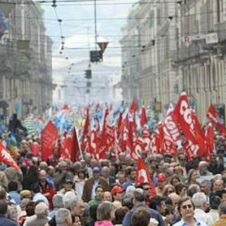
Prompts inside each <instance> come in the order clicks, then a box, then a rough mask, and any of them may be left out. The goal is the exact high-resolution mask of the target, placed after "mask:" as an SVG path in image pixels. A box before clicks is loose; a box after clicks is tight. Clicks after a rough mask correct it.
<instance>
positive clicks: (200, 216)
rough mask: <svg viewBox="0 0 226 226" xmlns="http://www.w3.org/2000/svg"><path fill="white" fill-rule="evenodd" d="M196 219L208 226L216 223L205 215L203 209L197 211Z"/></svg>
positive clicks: (209, 216)
mask: <svg viewBox="0 0 226 226" xmlns="http://www.w3.org/2000/svg"><path fill="white" fill-rule="evenodd" d="M195 219H197V220H199V221H203V222H204V223H206V224H207V225H208V226H211V225H212V224H213V223H214V220H213V218H212V217H211V215H209V214H208V213H205V212H204V210H202V209H198V208H196V209H195Z"/></svg>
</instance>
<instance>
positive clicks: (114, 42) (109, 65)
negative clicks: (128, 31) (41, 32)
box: [43, 0, 137, 84]
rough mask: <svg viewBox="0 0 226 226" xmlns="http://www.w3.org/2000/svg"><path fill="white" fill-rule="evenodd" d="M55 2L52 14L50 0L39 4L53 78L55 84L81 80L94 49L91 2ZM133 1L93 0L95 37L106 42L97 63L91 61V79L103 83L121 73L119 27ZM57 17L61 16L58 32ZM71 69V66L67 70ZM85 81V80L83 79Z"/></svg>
mask: <svg viewBox="0 0 226 226" xmlns="http://www.w3.org/2000/svg"><path fill="white" fill-rule="evenodd" d="M60 1H62V0H59V1H58V2H57V7H56V8H55V9H56V13H55V11H54V8H53V7H51V5H52V4H51V3H48V4H43V8H44V10H45V14H44V17H45V26H46V28H47V34H48V35H49V36H50V37H51V38H52V40H53V42H54V44H53V78H54V80H55V81H57V83H58V84H61V83H70V84H71V82H72V81H76V80H77V81H79V82H80V84H81V83H82V82H83V80H84V70H85V69H87V67H88V63H89V50H91V49H94V46H95V42H94V40H95V39H94V1H85V0H83V1H81V0H80V1H76V0H75V1H73V2H72V1H71V0H69V1H64V2H61V3H60ZM134 2H137V0H97V34H98V39H105V40H107V41H109V46H108V47H109V48H107V49H106V51H105V53H104V61H103V62H102V63H101V64H92V70H93V74H94V75H95V76H93V82H94V83H95V82H96V83H100V82H101V83H103V84H106V83H107V82H108V81H109V79H111V77H112V76H113V75H119V74H120V73H121V49H120V44H119V40H120V39H121V38H122V34H121V28H122V27H123V26H124V25H125V24H126V18H127V15H128V13H129V9H131V7H132V5H133V3H134ZM57 16H58V18H59V19H62V23H61V25H62V34H61V31H60V28H59V22H58V21H57ZM61 35H63V36H65V44H64V47H65V48H64V50H63V54H59V51H60V47H61V41H62V40H61V38H60V37H61ZM69 68H71V69H69ZM84 82H85V80H84Z"/></svg>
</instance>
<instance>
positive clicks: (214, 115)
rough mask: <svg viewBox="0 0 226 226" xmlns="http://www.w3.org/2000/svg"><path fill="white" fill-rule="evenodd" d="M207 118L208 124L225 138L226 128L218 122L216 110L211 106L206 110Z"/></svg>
mask: <svg viewBox="0 0 226 226" xmlns="http://www.w3.org/2000/svg"><path fill="white" fill-rule="evenodd" d="M207 118H208V119H209V121H210V122H212V124H213V125H214V126H215V127H216V128H217V129H218V130H219V132H220V133H221V134H222V135H224V136H226V128H225V126H224V124H222V123H220V122H219V120H218V119H219V114H218V112H217V110H216V108H215V107H214V106H213V105H212V104H211V105H210V106H209V108H208V111H207Z"/></svg>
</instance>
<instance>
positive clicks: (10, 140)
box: [6, 133, 19, 158]
mask: <svg viewBox="0 0 226 226" xmlns="http://www.w3.org/2000/svg"><path fill="white" fill-rule="evenodd" d="M6 143H7V149H8V150H9V152H10V155H11V156H12V157H13V158H16V157H18V155H19V153H18V147H17V141H16V138H15V137H14V136H13V134H12V133H9V135H8V137H7V139H6Z"/></svg>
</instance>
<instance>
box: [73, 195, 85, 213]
mask: <svg viewBox="0 0 226 226" xmlns="http://www.w3.org/2000/svg"><path fill="white" fill-rule="evenodd" d="M84 213H85V204H84V202H83V200H81V199H80V200H78V201H77V202H75V203H74V206H73V207H72V209H71V214H72V215H73V216H74V215H78V216H80V217H82V216H83V215H84Z"/></svg>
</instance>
